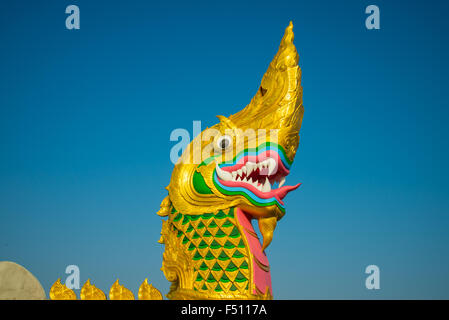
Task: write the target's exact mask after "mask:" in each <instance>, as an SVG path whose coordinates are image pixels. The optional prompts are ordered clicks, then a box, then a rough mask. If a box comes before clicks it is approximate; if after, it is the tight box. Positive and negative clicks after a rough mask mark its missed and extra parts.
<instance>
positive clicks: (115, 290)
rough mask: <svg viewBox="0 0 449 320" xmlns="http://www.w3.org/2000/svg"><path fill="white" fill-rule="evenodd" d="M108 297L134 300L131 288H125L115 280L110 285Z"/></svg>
mask: <svg viewBox="0 0 449 320" xmlns="http://www.w3.org/2000/svg"><path fill="white" fill-rule="evenodd" d="M109 299H110V300H134V294H133V293H132V292H131V290H129V289H127V288H125V287H124V286H122V285H121V284H119V283H118V279H117V281H115V282H114V284H113V285H112V287H111V290H109Z"/></svg>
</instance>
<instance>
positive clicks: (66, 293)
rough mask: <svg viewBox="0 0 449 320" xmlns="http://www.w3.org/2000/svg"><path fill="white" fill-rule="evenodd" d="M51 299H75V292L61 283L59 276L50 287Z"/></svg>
mask: <svg viewBox="0 0 449 320" xmlns="http://www.w3.org/2000/svg"><path fill="white" fill-rule="evenodd" d="M50 299H51V300H76V294H75V292H74V291H73V290H72V289H69V288H67V286H66V285H65V284H62V283H61V278H58V280H56V282H55V283H54V284H53V285H52V286H51V288H50Z"/></svg>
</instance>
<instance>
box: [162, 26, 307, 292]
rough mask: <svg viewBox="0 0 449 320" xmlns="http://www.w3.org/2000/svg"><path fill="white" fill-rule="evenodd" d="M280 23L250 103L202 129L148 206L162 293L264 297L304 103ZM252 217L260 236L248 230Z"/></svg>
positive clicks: (289, 32) (288, 34) (293, 54)
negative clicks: (155, 226)
mask: <svg viewBox="0 0 449 320" xmlns="http://www.w3.org/2000/svg"><path fill="white" fill-rule="evenodd" d="M293 38H294V35H293V25H292V23H290V25H289V26H288V27H287V29H286V31H285V34H284V37H283V38H282V41H281V45H280V47H279V51H278V53H277V54H276V56H275V57H274V59H273V61H272V62H271V63H270V65H269V67H268V70H267V72H266V73H265V75H264V77H263V79H262V82H261V85H260V87H259V89H258V90H257V93H256V95H255V96H254V98H253V99H252V100H251V102H250V103H249V104H248V105H247V106H246V107H245V108H244V109H243V110H241V111H239V112H238V113H236V114H233V115H230V116H229V117H224V116H218V118H219V120H220V122H219V123H217V124H216V125H214V126H212V127H211V128H207V129H206V130H204V131H203V132H202V133H201V134H200V135H198V136H197V137H196V138H195V139H194V140H193V141H192V142H191V143H190V145H189V146H188V148H186V149H185V150H184V152H183V154H182V156H181V157H180V158H179V160H178V162H177V163H176V165H175V167H174V170H173V173H172V177H171V181H170V184H169V185H168V187H167V190H168V193H169V195H168V196H167V197H166V198H165V199H164V200H163V202H162V204H161V209H160V210H159V212H158V214H159V215H160V216H162V217H168V219H166V220H163V225H162V231H161V239H160V243H163V244H165V252H164V255H163V266H162V270H163V272H164V274H165V276H166V277H167V279H168V280H169V281H171V282H172V286H171V289H170V292H169V293H168V295H167V297H169V298H171V299H259V298H260V299H267V298H272V288H271V276H270V267H269V263H268V260H267V257H266V255H265V252H264V250H265V248H266V247H267V246H268V245H269V244H270V242H271V240H272V238H273V231H274V229H275V227H276V224H277V221H278V220H280V219H281V218H282V217H283V216H284V214H285V206H284V202H283V199H284V197H285V196H286V194H287V193H289V192H290V191H292V190H294V189H296V188H297V187H298V186H299V185H300V184H296V185H292V186H288V185H285V180H286V176H287V175H288V174H289V172H290V168H291V165H292V162H293V160H294V157H295V154H296V150H297V148H298V143H299V130H300V127H301V122H302V117H303V113H304V108H303V105H302V87H301V69H300V68H299V66H298V60H299V57H298V53H297V51H296V48H295V46H294V44H293ZM253 220H257V221H258V225H259V230H260V233H261V235H262V238H263V239H262V241H260V240H259V238H258V236H257V233H256V232H255V231H254V228H253V226H252V223H251V222H252V221H253Z"/></svg>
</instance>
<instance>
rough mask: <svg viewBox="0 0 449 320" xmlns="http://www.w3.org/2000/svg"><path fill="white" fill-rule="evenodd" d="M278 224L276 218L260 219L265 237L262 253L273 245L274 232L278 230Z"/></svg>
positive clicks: (260, 227)
mask: <svg viewBox="0 0 449 320" xmlns="http://www.w3.org/2000/svg"><path fill="white" fill-rule="evenodd" d="M276 224H277V218H276V217H270V218H260V219H259V230H260V233H261V234H262V237H263V244H262V251H264V250H265V249H266V248H267V247H268V245H269V244H270V243H271V240H273V232H274V229H275V228H276Z"/></svg>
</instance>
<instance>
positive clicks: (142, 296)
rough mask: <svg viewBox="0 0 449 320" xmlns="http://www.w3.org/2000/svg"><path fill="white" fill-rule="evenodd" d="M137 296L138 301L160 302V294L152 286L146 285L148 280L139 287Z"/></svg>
mask: <svg viewBox="0 0 449 320" xmlns="http://www.w3.org/2000/svg"><path fill="white" fill-rule="evenodd" d="M138 296H139V300H162V293H161V292H160V291H159V290H158V289H156V288H155V287H153V285H152V284H148V278H145V281H144V282H142V284H141V285H140V288H139V293H138Z"/></svg>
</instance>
